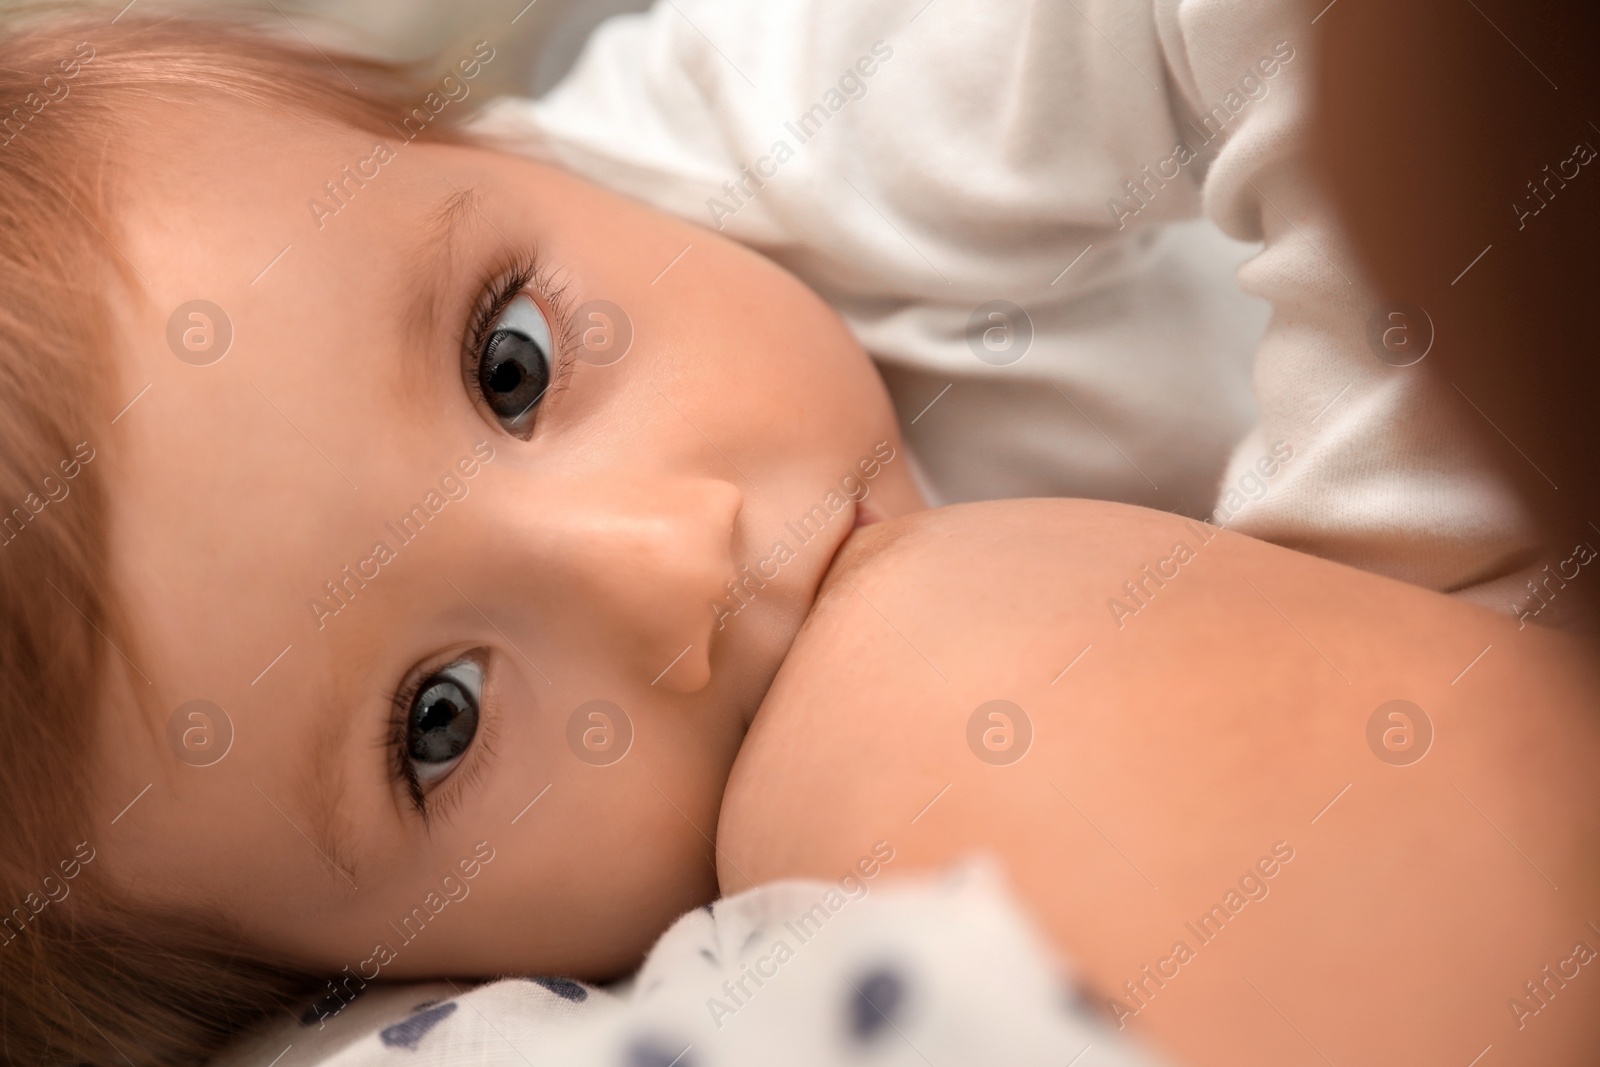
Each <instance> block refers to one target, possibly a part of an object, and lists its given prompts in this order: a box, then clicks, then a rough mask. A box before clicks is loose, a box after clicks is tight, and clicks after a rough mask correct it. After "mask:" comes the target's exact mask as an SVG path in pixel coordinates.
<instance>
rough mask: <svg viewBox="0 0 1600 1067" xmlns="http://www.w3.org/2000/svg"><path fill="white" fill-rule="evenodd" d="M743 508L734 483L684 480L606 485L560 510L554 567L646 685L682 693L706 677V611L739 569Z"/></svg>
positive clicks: (708, 614) (708, 627) (710, 617)
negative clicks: (736, 557)
mask: <svg viewBox="0 0 1600 1067" xmlns="http://www.w3.org/2000/svg"><path fill="white" fill-rule="evenodd" d="M743 505H744V496H743V494H742V493H741V492H740V491H739V489H738V488H736V487H735V486H733V485H731V484H729V483H728V482H725V481H720V480H717V479H713V478H693V479H681V478H680V479H660V480H649V481H638V482H633V481H629V482H625V483H624V482H617V483H612V482H601V483H597V484H594V485H593V486H591V487H590V488H588V489H587V490H585V491H584V492H582V493H581V497H580V499H579V500H577V501H574V502H572V503H571V504H569V505H567V506H565V507H563V509H562V510H563V512H564V513H565V514H564V516H563V517H562V518H560V519H559V520H558V526H559V533H558V534H557V536H558V538H559V549H558V566H560V568H561V569H562V570H563V571H564V572H565V577H566V578H567V579H568V580H569V581H570V582H571V583H572V586H573V589H574V591H575V592H576V593H577V595H578V598H579V599H581V601H582V602H583V610H584V611H585V612H586V613H592V614H593V615H594V616H595V621H596V622H597V623H598V624H599V627H600V629H601V631H602V632H603V633H606V634H609V635H613V639H614V640H615V641H616V645H615V646H614V648H613V649H612V651H613V652H614V653H616V654H619V655H621V656H624V657H627V658H630V659H636V660H637V664H638V667H639V669H640V670H641V671H643V672H644V673H648V674H650V675H651V677H649V678H645V679H643V680H644V681H646V682H651V683H653V684H656V685H659V686H661V687H663V688H667V689H672V690H676V691H681V692H693V691H695V690H698V689H700V688H701V687H703V686H704V685H705V684H706V683H707V682H709V681H710V678H711V664H710V641H711V631H712V623H713V621H714V618H713V612H712V610H711V606H710V605H711V602H712V601H714V600H715V599H717V598H718V597H719V596H721V595H722V594H723V585H724V583H725V582H726V580H727V578H728V577H729V575H730V574H732V572H733V570H734V567H733V543H734V536H735V527H736V524H737V522H738V516H739V511H740V509H741V508H742V507H743ZM552 518H554V516H552Z"/></svg>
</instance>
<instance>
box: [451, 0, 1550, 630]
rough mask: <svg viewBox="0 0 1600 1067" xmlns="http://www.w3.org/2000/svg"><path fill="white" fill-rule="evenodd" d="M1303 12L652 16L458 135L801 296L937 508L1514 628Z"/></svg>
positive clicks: (1502, 559) (1285, 6) (929, 8)
mask: <svg viewBox="0 0 1600 1067" xmlns="http://www.w3.org/2000/svg"><path fill="white" fill-rule="evenodd" d="M1313 14H1314V12H1311V11H1309V10H1307V9H1306V8H1304V7H1303V6H1302V5H1300V4H1298V3H1294V2H1286V0H1251V2H1248V3H1244V2H1237V0H1154V2H1150V0H1146V2H1143V3H1136V2H1130V0H1069V2H1066V3H1060V2H1054V0H1050V2H1046V0H873V2H870V3H869V2H863V0H853V2H852V0H762V2H760V3H741V2H739V0H671V2H663V3H658V4H656V6H655V7H654V8H653V9H652V10H650V11H649V12H647V13H645V14H642V15H630V16H623V17H619V18H617V19H613V20H612V21H610V22H609V23H607V24H605V25H604V26H602V27H601V28H600V30H599V31H597V33H596V34H595V35H594V37H593V38H592V39H591V41H590V43H589V46H588V48H587V49H586V51H585V53H584V55H583V56H582V57H581V58H580V60H579V62H578V65H577V67H576V68H575V69H574V70H573V72H572V73H571V75H569V77H568V78H567V79H566V80H565V81H564V82H563V83H562V84H561V85H560V86H558V87H557V88H556V89H555V90H554V91H553V92H551V93H550V94H548V95H547V96H545V97H543V98H541V99H539V100H523V99H515V100H506V101H501V102H499V103H498V104H497V105H496V106H494V107H492V108H491V109H490V110H489V111H488V113H487V114H486V115H485V116H484V117H483V118H482V119H481V120H480V129H481V130H482V131H484V132H487V133H489V134H491V135H493V136H495V137H497V138H499V139H501V140H502V142H503V143H505V144H507V145H508V146H509V147H511V148H512V149H513V150H517V151H522V152H525V153H528V154H532V155H536V156H539V157H541V158H545V159H549V160H552V161H555V162H557V163H559V164H561V165H563V166H565V167H567V168H568V169H571V170H573V171H575V172H576V173H579V174H581V175H584V176H586V177H588V178H590V179H592V180H594V181H597V182H600V183H602V184H605V185H607V186H610V187H612V188H615V189H618V190H620V191H622V192H625V193H628V194H630V195H632V196H634V197H636V198H639V199H641V200H643V201H645V202H647V203H649V204H651V205H653V206H655V207H656V208H658V209H661V210H663V211H667V212H670V213H673V214H676V215H680V216H682V217H684V218H686V219H689V220H692V221H697V222H699V223H701V224H703V225H705V226H707V227H712V228H716V229H718V230H720V231H721V232H722V233H723V234H724V235H726V236H729V237H732V238H734V239H736V240H739V241H741V242H743V243H746V244H749V245H751V246H753V247H755V248H757V249H759V250H761V251H762V252H764V253H765V254H767V255H768V256H770V257H771V258H773V259H774V260H776V261H777V262H779V263H781V264H782V265H783V266H785V267H787V268H788V269H789V270H791V271H793V272H794V273H795V274H796V275H798V276H799V277H800V278H801V279H803V280H804V281H805V282H806V283H807V284H809V285H810V286H811V287H812V288H814V289H816V290H817V291H818V292H819V293H821V294H822V295H823V296H824V297H825V298H826V299H827V300H828V301H829V302H830V303H831V304H832V305H833V306H834V307H835V308H836V309H837V310H838V311H839V313H840V314H841V315H842V316H843V317H844V319H845V321H846V322H847V323H848V324H849V325H850V327H851V328H852V330H853V331H854V332H855V334H856V336H857V337H858V338H859V339H860V340H861V342H862V344H863V345H864V347H866V349H867V350H868V351H869V352H870V353H871V354H872V355H873V357H874V358H875V359H877V360H878V361H879V363H880V367H881V368H882V369H883V371H884V375H885V378H886V380H887V381H888V383H889V385H890V388H891V392H892V393H893V394H894V396H895V400H896V406H897V410H898V411H899V413H900V415H901V421H902V424H903V425H904V426H905V428H906V431H907V436H908V440H909V442H910V444H911V446H912V448H913V450H914V451H915V452H916V453H917V455H918V456H919V458H920V459H921V461H922V463H923V465H924V467H925V468H926V470H927V472H928V475H929V477H930V478H931V480H932V482H933V485H934V487H935V489H936V491H937V492H938V494H939V495H940V496H941V497H942V498H943V499H945V500H960V499H975V498H984V497H996V496H1013V495H1045V494H1063V495H1077V496H1093V497H1101V498H1107V499H1117V500H1125V501H1129V502H1132V503H1140V504H1147V505H1151V506H1156V507H1163V508H1169V509H1172V510H1179V511H1184V512H1187V513H1190V514H1197V515H1205V516H1208V517H1210V518H1211V519H1212V521H1215V522H1219V523H1221V524H1223V525H1227V526H1229V527H1230V528H1232V529H1235V530H1238V531H1241V532H1243V533H1247V534H1250V535H1252V536H1255V537H1259V538H1263V539H1266V540H1270V541H1275V542H1278V543H1280V544H1284V545H1287V546H1290V547H1293V548H1296V549H1300V550H1302V551H1306V552H1311V553H1315V554H1317V555H1320V556H1324V557H1327V558H1329V559H1334V560H1338V561H1341V562H1344V563H1348V564H1351V565H1354V566H1357V567H1361V568H1364V569H1367V570H1371V571H1376V572H1378V573H1382V574H1386V575H1390V576H1393V577H1396V578H1399V579H1402V580H1404V581H1408V582H1413V583H1416V584H1419V585H1423V586H1426V587H1429V588H1433V589H1439V590H1446V591H1452V592H1465V593H1466V594H1467V595H1468V596H1470V597H1471V598H1473V599H1477V600H1480V601H1483V602H1486V603H1489V604H1491V606H1494V607H1497V608H1501V609H1505V608H1508V607H1511V606H1512V602H1513V601H1514V600H1517V599H1520V598H1518V597H1517V594H1516V589H1517V588H1519V587H1520V585H1521V580H1522V578H1521V576H1519V575H1515V574H1514V572H1515V571H1516V568H1517V567H1518V566H1520V565H1522V564H1525V563H1526V561H1527V559H1528V558H1529V557H1530V556H1531V555H1532V554H1533V553H1535V552H1536V551H1537V546H1538V542H1537V537H1536V535H1535V533H1534V529H1533V526H1532V523H1531V520H1530V519H1529V517H1528V516H1527V515H1526V514H1525V513H1524V511H1523V509H1522V508H1521V507H1520V505H1519V504H1518V502H1517V501H1516V499H1515V497H1514V496H1513V494H1512V492H1511V489H1510V488H1509V486H1508V485H1506V484H1505V483H1504V482H1503V481H1502V480H1501V479H1500V477H1499V476H1498V475H1497V474H1496V473H1494V472H1493V470H1492V469H1491V466H1490V464H1489V463H1488V462H1486V461H1485V460H1484V458H1483V457H1482V455H1481V453H1480V452H1479V451H1478V446H1477V445H1476V444H1475V443H1474V438H1473V437H1472V435H1471V433H1469V431H1468V429H1467V424H1466V423H1465V422H1464V419H1465V418H1476V417H1477V416H1475V415H1474V414H1473V413H1472V412H1471V410H1470V408H1469V407H1468V406H1467V404H1466V403H1464V402H1463V400H1462V399H1461V398H1459V397H1456V396H1454V395H1446V394H1443V393H1441V392H1440V391H1438V390H1436V389H1435V388H1433V387H1432V386H1431V384H1430V383H1427V382H1425V381H1424V379H1423V378H1422V377H1421V375H1420V368H1419V366H1418V365H1416V364H1412V365H1410V366H1400V365H1396V364H1401V363H1405V362H1407V361H1409V360H1410V359H1412V358H1413V357H1414V356H1415V354H1417V353H1419V352H1420V353H1422V354H1423V355H1424V356H1425V354H1426V350H1427V346H1428V345H1429V344H1430V343H1431V327H1430V326H1429V325H1428V322H1427V320H1426V318H1425V313H1420V314H1419V313H1418V312H1417V311H1416V310H1415V309H1390V308H1389V307H1388V306H1387V305H1385V304H1384V302H1383V301H1381V300H1380V299H1379V298H1378V297H1377V296H1376V295H1375V294H1374V293H1373V291H1372V290H1371V289H1370V288H1369V286H1368V284H1367V282H1366V279H1365V278H1364V277H1363V275H1362V273H1361V272H1360V270H1359V268H1358V266H1357V264H1356V261H1355V258H1354V256H1353V254H1352V253H1351V250H1350V248H1349V247H1348V246H1347V244H1346V242H1345V240H1344V238H1343V236H1342V235H1341V233H1340V231H1339V229H1338V227H1337V225H1336V221H1335V218H1334V214H1333V211H1332V209H1331V206H1330V205H1329V204H1328V203H1327V201H1326V200H1325V199H1324V197H1322V196H1321V195H1320V193H1319V192H1318V190H1317V189H1316V188H1315V186H1314V184H1313V182H1312V181H1311V180H1310V174H1309V171H1308V165H1307V161H1306V156H1307V152H1306V138H1307V134H1306V127H1307V122H1308V112H1309V107H1310V92H1311V82H1312V78H1311V75H1312V58H1311V56H1310V54H1309V46H1310V44H1311V39H1312V36H1313V33H1314V28H1313V27H1312V26H1311V24H1310V19H1311V17H1312V15H1313ZM1201 214H1203V215H1204V216H1205V217H1206V218H1207V219H1209V220H1210V223H1211V224H1214V225H1210V224H1207V223H1203V222H1202V223H1195V222H1186V221H1185V220H1192V219H1195V218H1196V217H1197V216H1199V215H1201ZM1175 224H1177V225H1175ZM1219 229H1220V231H1221V233H1225V234H1226V235H1228V237H1227V238H1223V237H1221V236H1220V235H1219V234H1218V232H1217V231H1218V230H1219ZM1229 238H1231V239H1232V240H1229ZM1236 242H1259V244H1256V245H1255V246H1254V247H1251V246H1247V245H1242V244H1238V243H1236ZM1252 252H1253V253H1254V254H1253V255H1250V258H1249V259H1248V261H1247V262H1244V264H1243V266H1242V267H1240V268H1239V269H1238V271H1237V283H1236V284H1235V283H1234V282H1233V281H1232V280H1231V279H1229V278H1228V277H1227V274H1228V273H1230V272H1231V268H1232V266H1233V264H1234V263H1237V262H1238V261H1239V260H1240V259H1242V258H1243V257H1244V256H1245V255H1247V254H1250V253H1252ZM1240 290H1242V291H1243V293H1244V294H1250V295H1249V296H1243V295H1241V294H1240ZM1253 298H1260V299H1253ZM995 301H1003V302H1005V303H1003V304H1001V303H993V302H995ZM1263 301H1265V302H1269V303H1270V317H1269V315H1268V314H1267V312H1268V310H1269V307H1268V303H1263ZM1008 305H1009V307H1008ZM1015 308H1021V309H1023V312H1024V313H1023V314H1018V313H1017V312H1016V311H1015V310H1014V309H1015ZM996 315H998V316H999V317H995V316H996ZM1396 316H1398V317H1396ZM1374 324H1375V325H1374ZM1030 332H1031V340H1029V339H1028V338H1029V334H1030ZM1369 333H1370V335H1371V336H1370V337H1369ZM1252 349H1253V355H1252ZM946 385H949V386H950V388H949V389H948V390H945V389H944V386H946ZM1252 392H1253V397H1252V395H1251V394H1252ZM1494 579H1501V581H1499V582H1498V583H1496V584H1488V583H1491V581H1492V580H1494Z"/></svg>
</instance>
